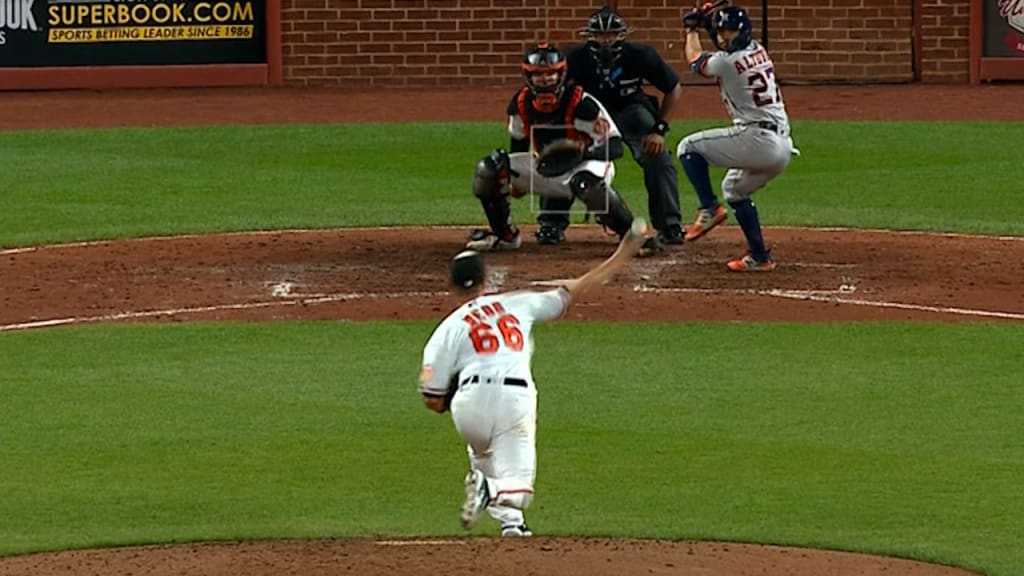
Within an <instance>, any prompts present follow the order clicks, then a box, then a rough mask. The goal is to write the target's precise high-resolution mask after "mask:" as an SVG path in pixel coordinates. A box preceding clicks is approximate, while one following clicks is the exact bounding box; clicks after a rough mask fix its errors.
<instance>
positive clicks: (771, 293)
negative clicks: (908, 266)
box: [633, 284, 1024, 320]
mask: <svg viewBox="0 0 1024 576" xmlns="http://www.w3.org/2000/svg"><path fill="white" fill-rule="evenodd" d="M855 290H856V287H855V286H849V285H845V284H844V285H841V286H840V287H839V289H838V290H788V289H785V288H768V289H754V288H748V289H741V290H721V289H709V288H657V287H650V286H645V285H642V284H637V285H635V286H634V287H633V291H634V292H649V293H664V294H673V293H675V294H685V293H690V294H745V295H752V296H766V297H769V298H786V299H789V300H807V301H812V302H825V303H829V304H849V305H851V306H870V307H874V308H892V309H897V310H913V311H916V312H933V313H936V314H956V315H961V316H978V317H982V318H1003V319H1007V320H1024V314H1019V313H1016V312H1004V311H999V310H977V309H973V308H958V307H955V306H929V305H926V304H913V303H906V302H887V301H884V300H864V299H859V298H845V297H844V295H846V294H850V293H852V291H855Z"/></svg>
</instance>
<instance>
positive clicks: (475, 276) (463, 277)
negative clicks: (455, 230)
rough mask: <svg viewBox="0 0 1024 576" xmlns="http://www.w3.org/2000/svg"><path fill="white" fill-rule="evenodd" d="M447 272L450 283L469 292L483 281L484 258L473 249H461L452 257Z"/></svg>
mask: <svg viewBox="0 0 1024 576" xmlns="http://www.w3.org/2000/svg"><path fill="white" fill-rule="evenodd" d="M449 272H450V273H451V280H452V285H454V286H455V287H456V288H458V289H459V290H460V291H462V292H469V291H470V290H473V289H474V288H476V287H477V286H480V285H481V284H483V283H484V274H485V267H484V258H483V256H481V255H480V253H479V252H477V251H475V250H463V251H462V252H459V253H458V254H456V255H455V257H454V258H452V261H451V265H450V268H449Z"/></svg>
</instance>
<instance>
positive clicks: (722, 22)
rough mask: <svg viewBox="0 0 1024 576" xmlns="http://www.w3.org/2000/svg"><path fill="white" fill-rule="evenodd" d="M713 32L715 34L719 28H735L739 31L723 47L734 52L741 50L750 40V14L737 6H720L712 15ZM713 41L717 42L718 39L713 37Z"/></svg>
mask: <svg viewBox="0 0 1024 576" xmlns="http://www.w3.org/2000/svg"><path fill="white" fill-rule="evenodd" d="M714 25H715V26H714V27H715V33H716V35H717V33H718V31H719V30H736V31H737V32H739V35H737V36H736V37H735V38H733V39H732V41H731V42H729V45H728V46H725V47H724V48H723V49H724V50H727V51H729V52H735V51H737V50H742V49H744V48H746V47H747V45H748V44H750V41H751V40H752V38H751V34H752V33H753V31H752V25H751V23H750V16H749V15H748V14H747V11H746V10H744V9H743V8H740V7H739V6H727V7H725V8H722V9H721V10H719V11H718V13H717V14H715V17H714ZM715 43H716V44H717V43H718V39H717V38H716V39H715Z"/></svg>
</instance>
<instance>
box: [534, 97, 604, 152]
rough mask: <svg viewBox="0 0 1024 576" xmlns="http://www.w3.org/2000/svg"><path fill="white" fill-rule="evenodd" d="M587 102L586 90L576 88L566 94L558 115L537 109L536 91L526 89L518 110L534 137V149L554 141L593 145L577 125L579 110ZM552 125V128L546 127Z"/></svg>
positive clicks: (560, 102)
mask: <svg viewBox="0 0 1024 576" xmlns="http://www.w3.org/2000/svg"><path fill="white" fill-rule="evenodd" d="M581 100H583V88H580V87H579V86H572V87H570V88H569V89H568V90H563V91H562V96H561V99H560V101H559V104H560V105H559V107H558V108H557V109H556V110H555V111H554V112H541V111H539V110H537V109H536V108H535V107H534V106H533V102H532V101H533V92H531V91H530V89H529V87H526V86H524V87H523V88H522V90H520V91H519V97H518V98H516V109H517V111H518V112H519V119H520V120H522V122H523V129H524V130H525V132H526V133H527V134H528V135H529V136H530V138H531V141H532V143H533V149H534V150H541V149H543V148H544V147H545V146H547V145H548V144H550V143H551V142H554V141H555V140H559V139H562V138H569V139H571V140H578V141H583V142H585V143H586V144H587V145H588V146H589V145H590V144H591V141H590V137H589V136H588V135H586V134H584V133H582V132H580V131H578V130H576V129H575V128H574V127H573V126H574V125H573V122H574V121H575V119H576V108H577V107H578V106H579V104H580V101H581ZM545 126H550V128H544V127H545Z"/></svg>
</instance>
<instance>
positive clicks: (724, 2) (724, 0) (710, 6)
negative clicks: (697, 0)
mask: <svg viewBox="0 0 1024 576" xmlns="http://www.w3.org/2000/svg"><path fill="white" fill-rule="evenodd" d="M729 2H730V0H715V2H705V3H704V5H703V6H701V7H700V11H701V12H703V13H705V14H711V13H712V12H714V11H715V10H718V9H719V8H725V7H726V6H728V5H729Z"/></svg>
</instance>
